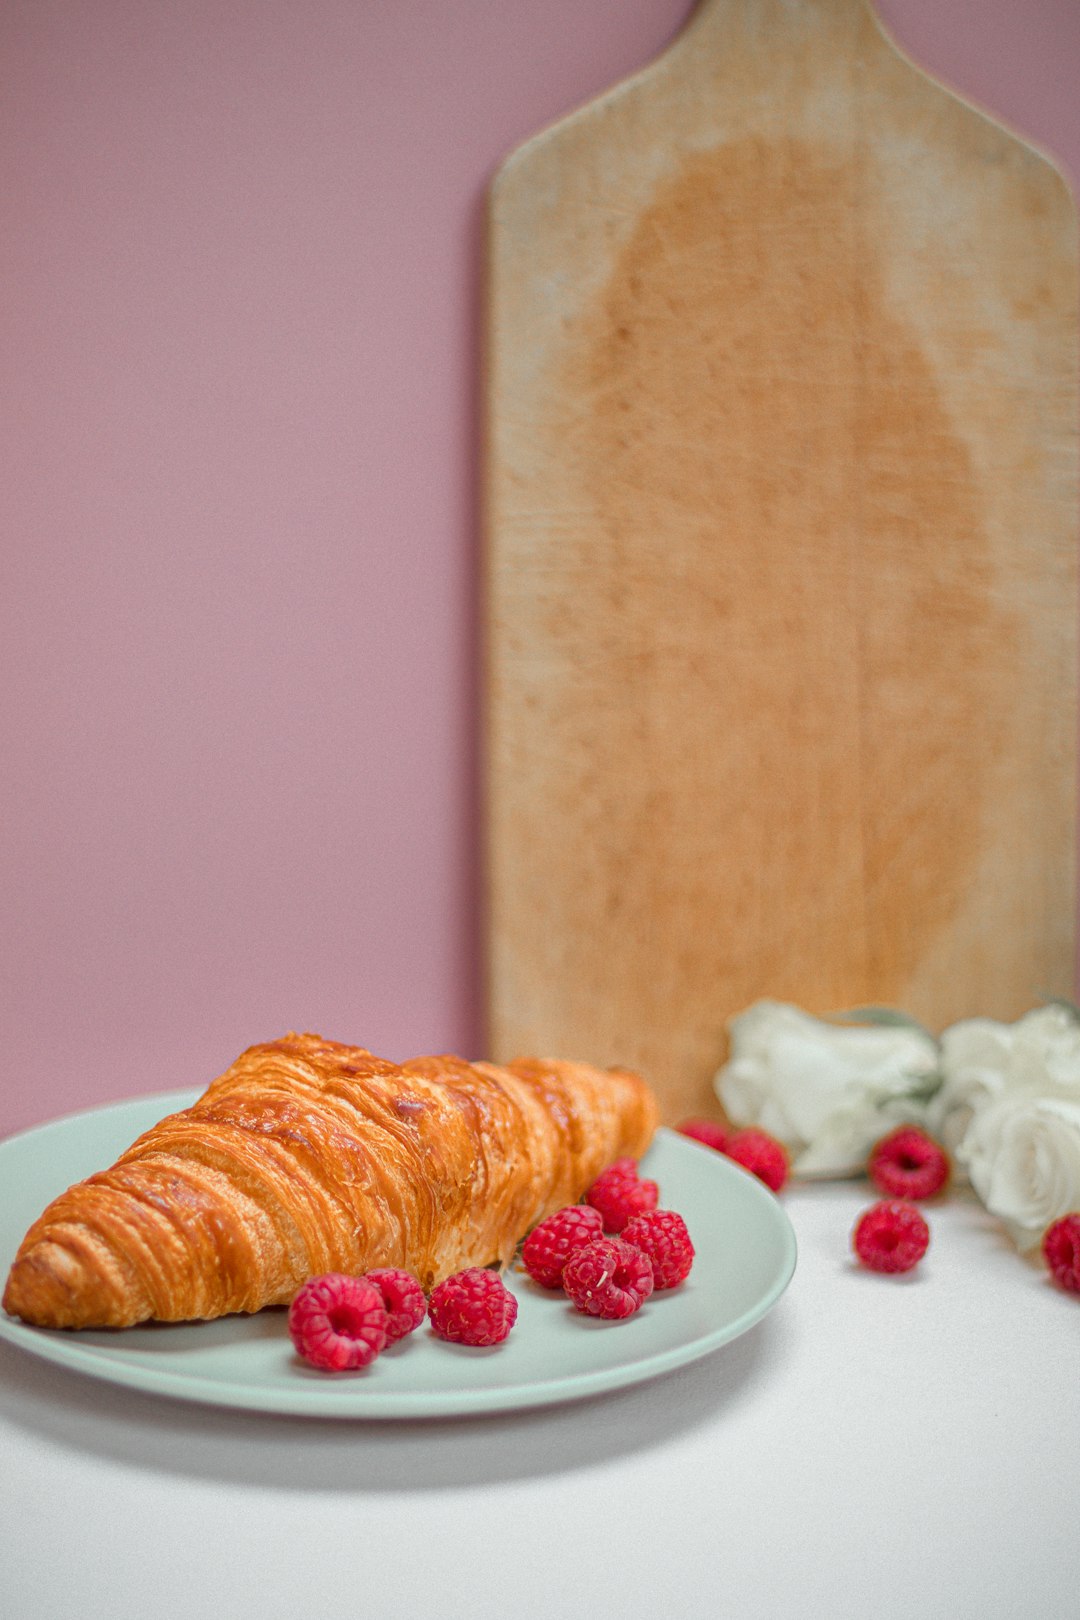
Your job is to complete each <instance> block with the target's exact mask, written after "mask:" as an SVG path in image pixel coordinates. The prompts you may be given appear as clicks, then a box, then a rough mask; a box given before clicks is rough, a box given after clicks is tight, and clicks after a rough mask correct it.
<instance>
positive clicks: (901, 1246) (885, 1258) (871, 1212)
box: [851, 1198, 930, 1272]
mask: <svg viewBox="0 0 1080 1620" xmlns="http://www.w3.org/2000/svg"><path fill="white" fill-rule="evenodd" d="M851 1242H852V1246H853V1248H854V1250H855V1253H856V1254H857V1255H858V1257H859V1259H860V1260H861V1261H862V1263H863V1265H864V1266H867V1267H868V1268H869V1269H870V1270H871V1271H885V1272H897V1271H910V1270H911V1268H912V1267H913V1266H917V1265H918V1263H919V1261H920V1260H921V1259H922V1257H923V1255H924V1254H925V1253H926V1250H927V1248H928V1246H929V1243H930V1228H929V1227H928V1226H927V1224H926V1222H925V1221H924V1220H923V1218H922V1216H921V1215H920V1214H919V1211H918V1210H917V1209H916V1208H915V1206H914V1204H906V1203H904V1202H903V1201H902V1200H901V1199H898V1198H892V1199H884V1200H883V1201H882V1202H881V1203H878V1204H871V1206H870V1208H869V1209H867V1210H864V1211H863V1213H862V1215H860V1217H859V1219H858V1220H857V1221H856V1223H855V1229H854V1231H853V1232H852V1234H851Z"/></svg>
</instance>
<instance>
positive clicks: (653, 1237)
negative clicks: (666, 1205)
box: [622, 1209, 694, 1289]
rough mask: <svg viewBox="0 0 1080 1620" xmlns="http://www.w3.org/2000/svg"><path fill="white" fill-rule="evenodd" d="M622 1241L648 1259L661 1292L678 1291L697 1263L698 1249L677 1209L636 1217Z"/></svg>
mask: <svg viewBox="0 0 1080 1620" xmlns="http://www.w3.org/2000/svg"><path fill="white" fill-rule="evenodd" d="M622 1240H623V1242H624V1243H632V1244H633V1245H634V1248H635V1249H640V1250H641V1252H642V1253H643V1254H647V1255H648V1257H649V1259H650V1260H651V1261H652V1268H653V1284H654V1286H655V1287H656V1288H657V1289H661V1288H675V1287H676V1286H677V1285H678V1284H679V1283H681V1282H682V1280H683V1278H684V1277H687V1276H689V1274H690V1267H691V1266H692V1265H693V1263H694V1245H693V1244H692V1243H691V1241H690V1233H689V1232H688V1231H687V1230H686V1222H685V1221H684V1220H683V1218H682V1216H681V1215H676V1213H675V1211H674V1210H673V1209H654V1210H650V1211H649V1213H648V1214H646V1215H635V1216H634V1218H633V1219H632V1220H629V1221H627V1223H626V1225H625V1226H624V1227H623V1230H622Z"/></svg>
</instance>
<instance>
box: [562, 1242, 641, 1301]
mask: <svg viewBox="0 0 1080 1620" xmlns="http://www.w3.org/2000/svg"><path fill="white" fill-rule="evenodd" d="M563 1288H564V1289H565V1290H566V1293H567V1295H568V1297H569V1298H570V1300H571V1301H572V1302H573V1304H574V1306H575V1308H576V1309H577V1310H579V1311H581V1312H582V1313H583V1314H584V1315H586V1316H601V1317H606V1318H609V1319H612V1320H619V1319H622V1318H623V1317H627V1316H633V1314H634V1312H635V1311H637V1310H639V1309H640V1308H641V1306H642V1305H644V1303H645V1301H646V1300H647V1299H648V1297H649V1295H650V1294H651V1293H652V1291H653V1268H652V1261H651V1260H650V1259H649V1257H648V1255H647V1254H645V1253H644V1252H643V1251H642V1250H641V1249H638V1248H635V1246H634V1245H633V1244H632V1243H624V1242H623V1241H622V1240H621V1238H597V1239H596V1241H595V1242H594V1243H588V1244H586V1245H585V1247H584V1248H581V1249H575V1250H574V1253H573V1254H572V1255H571V1256H570V1258H569V1260H568V1261H567V1262H566V1265H565V1267H564V1268H563Z"/></svg>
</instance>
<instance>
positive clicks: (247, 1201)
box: [3, 1034, 657, 1328]
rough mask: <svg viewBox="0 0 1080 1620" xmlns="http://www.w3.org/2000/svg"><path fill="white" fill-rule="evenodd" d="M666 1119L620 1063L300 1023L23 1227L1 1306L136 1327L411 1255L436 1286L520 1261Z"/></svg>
mask: <svg viewBox="0 0 1080 1620" xmlns="http://www.w3.org/2000/svg"><path fill="white" fill-rule="evenodd" d="M656 1123H657V1105H656V1101H655V1098H654V1097H653V1095H652V1093H651V1091H650V1090H649V1088H648V1087H647V1086H646V1084H645V1082H644V1081H643V1080H641V1079H639V1078H638V1076H637V1075H634V1074H630V1073H628V1072H626V1071H624V1070H619V1069H613V1070H601V1069H594V1068H591V1067H589V1066H588V1065H587V1064H584V1063H565V1062H546V1061H545V1062H541V1061H539V1060H537V1059H531V1058H527V1059H521V1060H519V1061H517V1062H514V1063H511V1064H509V1065H508V1066H506V1067H505V1068H498V1067H496V1066H495V1065H493V1064H489V1063H466V1062H464V1061H463V1060H462V1059H460V1058H456V1057H424V1058H416V1059H414V1060H412V1061H411V1062H408V1063H405V1064H402V1065H400V1066H399V1065H397V1064H394V1063H390V1062H388V1061H386V1060H385V1059H382V1058H378V1057H374V1056H373V1055H372V1054H371V1053H370V1052H367V1051H365V1050H364V1049H363V1048H361V1047H354V1046H342V1045H339V1044H338V1043H337V1042H335V1041H328V1040H323V1039H322V1037H321V1036H318V1035H295V1034H289V1035H286V1036H285V1037H284V1039H282V1040H279V1041H271V1042H269V1043H267V1044H266V1045H262V1046H253V1047H250V1048H249V1049H248V1051H246V1052H244V1053H243V1054H242V1055H241V1056H240V1057H239V1058H238V1059H237V1060H236V1062H235V1063H234V1064H233V1065H232V1067H231V1068H230V1069H228V1070H227V1071H226V1072H225V1073H224V1074H223V1075H221V1076H220V1078H219V1079H217V1080H215V1081H214V1082H213V1083H212V1084H211V1085H210V1086H209V1088H208V1089H207V1090H206V1091H205V1092H204V1093H203V1095H202V1096H201V1097H200V1098H199V1100H198V1101H197V1102H196V1103H194V1104H193V1105H192V1106H191V1107H190V1108H186V1109H184V1110H183V1112H182V1113H178V1114H170V1115H169V1116H168V1117H167V1118H166V1119H163V1120H162V1121H161V1122H160V1123H159V1124H157V1125H155V1126H154V1127H153V1128H152V1129H151V1130H149V1131H146V1132H145V1133H144V1134H143V1135H142V1136H140V1137H139V1138H138V1140H137V1141H136V1142H134V1143H133V1144H132V1146H131V1147H129V1148H128V1150H127V1152H126V1153H123V1154H122V1155H121V1157H120V1158H119V1159H118V1160H117V1162H116V1163H115V1164H114V1165H113V1166H112V1168H111V1169H109V1170H103V1171H100V1172H98V1173H97V1174H96V1175H92V1176H90V1177H89V1178H88V1179H87V1180H86V1181H82V1182H79V1183H78V1184H77V1185H76V1186H74V1187H70V1188H69V1189H68V1190H67V1192H65V1193H61V1195H60V1197H59V1198H56V1199H54V1201H53V1202H52V1203H51V1204H50V1205H49V1207H48V1208H47V1209H46V1210H45V1212H44V1214H42V1215H41V1216H40V1217H39V1219H38V1220H37V1221H35V1222H34V1224H33V1226H32V1227H31V1228H30V1230H29V1232H27V1234H26V1236H25V1238H24V1239H23V1241H22V1244H21V1245H20V1247H19V1251H18V1253H17V1255H16V1257H15V1261H14V1263H13V1265H12V1267H11V1272H10V1274H9V1276H8V1280H7V1287H6V1289H5V1291H4V1299H3V1304H4V1309H5V1310H7V1311H9V1312H10V1313H11V1314H12V1315H13V1316H19V1317H22V1319H23V1320H24V1321H26V1322H31V1323H34V1324H35V1325H37V1326H39V1327H53V1328H57V1327H60V1328H89V1327H117V1328H119V1327H130V1326H131V1325H132V1324H133V1323H136V1322H142V1321H146V1320H148V1319H151V1318H152V1319H155V1320H157V1321H163V1322H178V1321H188V1320H192V1319H196V1318H199V1319H202V1318H207V1317H215V1316H224V1315H226V1314H227V1313H229V1312H233V1311H248V1312H249V1311H258V1310H261V1309H262V1308H263V1306H265V1305H281V1304H286V1303H287V1302H288V1301H289V1300H291V1299H292V1297H293V1295H294V1294H295V1292H296V1290H297V1288H299V1286H300V1284H301V1283H303V1282H304V1281H305V1280H306V1279H307V1278H308V1277H310V1276H314V1275H318V1274H319V1273H321V1272H326V1271H348V1272H361V1271H367V1270H370V1269H372V1268H374V1267H376V1266H402V1267H404V1268H406V1269H407V1270H409V1271H411V1272H413V1273H414V1274H415V1275H416V1276H417V1277H418V1278H419V1279H420V1282H421V1283H422V1285H423V1286H424V1287H425V1288H426V1289H430V1288H431V1287H433V1286H434V1285H435V1283H437V1282H439V1281H440V1280H441V1279H442V1278H443V1277H447V1276H449V1275H450V1274H451V1273H452V1272H455V1271H458V1270H460V1269H462V1268H464V1267H466V1266H484V1265H488V1264H491V1263H492V1262H496V1261H497V1262H499V1263H501V1264H503V1265H506V1264H507V1263H508V1262H509V1260H510V1258H511V1256H512V1255H513V1253H514V1250H515V1248H516V1247H517V1244H518V1242H519V1241H520V1239H521V1238H522V1237H524V1236H525V1234H526V1233H527V1232H528V1231H529V1230H530V1228H531V1227H532V1226H534V1225H535V1224H536V1222H537V1221H540V1220H542V1219H543V1218H544V1216H545V1215H548V1214H550V1213H551V1212H552V1211H553V1210H556V1209H559V1208H561V1207H562V1206H563V1205H564V1204H569V1203H574V1202H575V1201H576V1200H578V1199H579V1198H580V1197H581V1195H582V1193H583V1192H584V1190H585V1188H586V1187H588V1185H589V1183H590V1182H591V1181H593V1180H594V1179H595V1177H596V1176H597V1175H598V1174H599V1173H600V1171H601V1170H603V1169H604V1168H605V1167H606V1166H607V1165H608V1164H610V1163H611V1162H612V1161H613V1160H614V1159H616V1158H619V1157H620V1156H623V1155H629V1156H633V1157H635V1158H636V1157H638V1156H639V1155H640V1154H641V1153H643V1152H644V1151H645V1149H646V1148H647V1147H648V1145H649V1142H650V1140H651V1139H652V1134H653V1131H654V1129H655V1127H656Z"/></svg>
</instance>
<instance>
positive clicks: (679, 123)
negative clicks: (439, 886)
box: [486, 0, 1077, 1118]
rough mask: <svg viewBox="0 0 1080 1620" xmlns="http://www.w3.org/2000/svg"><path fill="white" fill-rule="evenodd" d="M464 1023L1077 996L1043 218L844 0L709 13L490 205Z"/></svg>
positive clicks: (548, 147) (580, 1031) (745, 2)
mask: <svg viewBox="0 0 1080 1620" xmlns="http://www.w3.org/2000/svg"><path fill="white" fill-rule="evenodd" d="M489 268H490V281H489V321H488V333H487V356H486V366H487V372H486V376H487V406H488V423H487V446H486V468H487V471H486V528H487V562H486V574H487V577H486V615H487V654H488V658H487V683H488V692H487V699H488V712H487V764H486V771H487V775H486V799H487V803H486V811H487V855H488V873H487V875H488V886H489V894H488V930H489V962H488V1010H489V1023H490V1027H489V1045H490V1047H491V1049H492V1050H493V1051H494V1053H495V1055H496V1056H498V1057H503V1058H505V1057H509V1056H511V1055H512V1054H513V1053H515V1052H519V1051H526V1052H536V1051H539V1052H546V1053H557V1054H561V1055H565V1056H573V1057H580V1058H585V1059H591V1060H593V1061H597V1062H601V1063H625V1064H628V1065H631V1066H634V1067H636V1068H639V1069H640V1070H642V1072H644V1073H645V1074H646V1075H648V1076H649V1077H650V1078H651V1079H652V1080H653V1081H654V1083H655V1084H656V1085H657V1087H658V1089H659V1091H660V1093H661V1096H662V1098H663V1101H664V1104H665V1108H666V1112H667V1115H668V1117H669V1118H676V1117H678V1116H680V1115H681V1114H683V1113H686V1112H689V1111H691V1110H696V1109H700V1108H703V1107H705V1106H707V1104H708V1102H709V1100H710V1097H711V1089H710V1080H711V1077H712V1075H713V1073H714V1071H715V1069H716V1067H717V1064H718V1063H719V1062H720V1060H721V1059H722V1057H723V1055H724V1051H725V1029H724V1026H725V1020H726V1019H727V1018H728V1017H729V1016H730V1015H731V1014H733V1013H735V1012H737V1011H738V1010H739V1009H740V1008H742V1007H745V1006H746V1005H748V1004H749V1003H750V1002H752V1001H754V1000H755V999H756V998H758V997H761V996H772V997H777V998H779V999H782V1000H791V1001H794V1002H797V1003H799V1004H800V1005H802V1006H804V1007H807V1008H809V1009H811V1010H815V1011H827V1010H836V1009H842V1008H845V1007H851V1006H854V1005H858V1004H863V1003H868V1002H874V1003H888V1004H892V1005H895V1006H899V1007H903V1008H906V1009H907V1010H908V1011H910V1012H911V1013H913V1014H915V1015H916V1016H917V1017H919V1018H921V1019H923V1020H924V1021H926V1022H927V1023H928V1024H930V1025H931V1026H934V1027H938V1028H940V1027H942V1026H944V1025H945V1024H947V1023H949V1022H951V1021H953V1020H955V1019H957V1018H960V1017H963V1016H966V1015H969V1014H975V1013H986V1014H991V1015H994V1016H996V1017H999V1018H1013V1017H1015V1016H1017V1015H1019V1014H1020V1013H1021V1012H1023V1011H1024V1010H1025V1009H1027V1008H1028V1007H1030V1006H1031V1005H1033V1004H1034V1002H1035V1001H1036V1000H1037V999H1038V998H1039V996H1040V994H1043V993H1055V994H1071V993H1072V987H1073V964H1074V919H1075V909H1076V902H1075V858H1074V849H1075V792H1074V781H1075V776H1076V736H1077V693H1076V661H1077V612H1076V600H1077V589H1076V587H1077V569H1076V539H1077V494H1076V490H1077V484H1076V472H1077V456H1076V417H1077V382H1076V376H1077V373H1076V361H1077V341H1076V340H1077V223H1076V214H1075V209H1074V205H1073V201H1072V198H1071V196H1070V194H1069V191H1068V188H1067V186H1066V184H1065V183H1064V181H1063V180H1062V178H1061V176H1060V174H1059V173H1058V172H1057V171H1056V170H1055V169H1054V168H1053V166H1052V165H1051V164H1050V163H1049V162H1047V161H1046V159H1045V158H1043V157H1041V156H1040V155H1039V154H1037V153H1036V152H1034V151H1033V150H1032V149H1031V148H1030V147H1029V146H1027V145H1025V144H1024V143H1023V142H1022V141H1020V140H1018V139H1016V138H1015V137H1014V136H1012V135H1011V134H1009V133H1007V132H1006V131H1005V130H1003V129H1001V128H1000V127H999V126H998V125H997V124H995V123H993V122H991V121H990V120H989V119H987V118H986V117H985V116H983V115H982V114H980V113H978V112H976V111H975V110H974V109H973V108H971V107H970V106H968V105H966V104H965V103H964V102H962V101H960V100H958V99H957V98H956V97H954V96H952V95H951V94H949V93H948V92H947V91H945V90H944V89H942V87H941V86H940V85H937V84H935V83H934V82H933V81H931V80H930V79H929V78H927V77H926V76H925V75H924V74H923V73H921V72H920V71H919V70H918V69H916V68H914V67H913V66H912V65H911V63H910V62H908V61H907V60H906V59H905V58H903V57H902V56H901V55H900V54H899V52H898V51H897V50H896V49H895V48H894V47H893V46H892V45H891V44H890V42H889V41H888V40H887V38H886V37H885V36H884V35H883V33H882V32H881V30H880V27H879V25H878V23H877V21H876V19H875V17H874V15H873V13H872V12H871V11H870V10H869V9H868V7H867V6H866V5H865V4H864V3H863V0H706V3H705V4H703V5H702V6H700V8H699V9H698V10H697V11H696V12H695V13H694V15H693V17H692V19H691V21H690V24H689V25H688V26H687V28H686V29H685V30H684V32H683V33H682V35H681V36H680V37H679V38H678V40H677V41H676V42H675V44H674V45H673V46H672V47H671V48H670V49H669V50H668V51H667V52H666V53H665V54H664V55H663V56H662V57H661V58H660V59H659V60H658V61H657V62H656V63H654V64H653V65H652V66H650V67H649V68H647V69H646V70H645V71H644V72H643V73H640V74H639V75H637V76H636V77H635V78H633V79H631V80H629V81H627V82H626V83H623V84H621V85H619V86H618V87H616V88H615V89H614V90H612V91H611V92H610V93H608V94H606V95H604V96H602V97H601V98H600V99H599V100H598V101H595V102H594V103H592V105H590V106H588V107H586V108H585V109H584V110H583V111H581V112H578V113H576V114H575V115H573V116H572V117H569V118H567V119H565V120H564V121H563V122H561V123H559V124H557V125H556V126H555V127H553V128H551V129H549V130H547V131H545V132H544V133H542V134H540V135H538V136H537V137H536V138H535V139H534V140H532V141H530V142H529V143H528V144H527V145H525V146H524V147H522V148H521V149H520V150H519V151H518V152H516V153H515V154H514V155H513V156H512V157H511V158H510V159H509V160H508V162H507V163H506V164H505V165H504V167H503V168H502V170H501V171H500V173H499V174H498V176H497V178H496V181H495V184H494V186H493V190H492V195H491V200H490V265H489Z"/></svg>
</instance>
